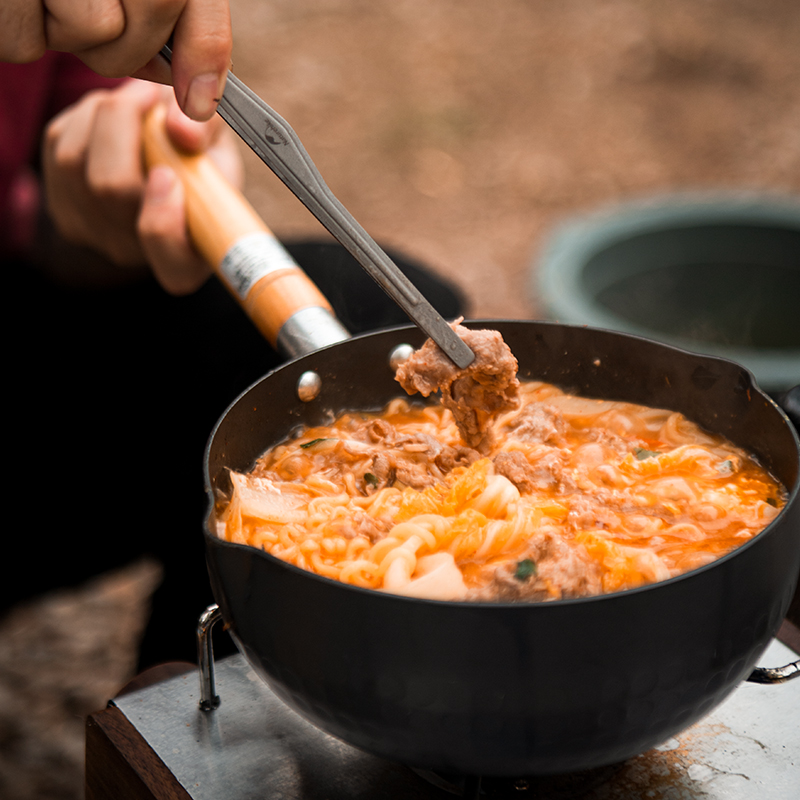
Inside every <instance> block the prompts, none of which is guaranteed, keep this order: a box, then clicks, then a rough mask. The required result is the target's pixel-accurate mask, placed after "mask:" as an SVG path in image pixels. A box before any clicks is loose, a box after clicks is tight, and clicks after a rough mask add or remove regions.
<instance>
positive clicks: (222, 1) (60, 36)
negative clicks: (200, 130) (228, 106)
mask: <svg viewBox="0 0 800 800" xmlns="http://www.w3.org/2000/svg"><path fill="white" fill-rule="evenodd" d="M170 35H172V36H173V44H172V49H173V57H172V71H171V77H170V69H169V67H168V66H167V64H166V62H164V60H163V59H161V58H159V56H158V53H159V51H160V50H161V47H162V46H163V45H164V44H166V42H167V40H168V39H169V37H170ZM231 47H232V42H231V21H230V9H229V7H228V0H3V2H2V4H0V61H11V62H18V63H26V62H29V61H35V60H36V59H38V58H40V57H41V56H42V55H44V52H45V50H59V51H63V52H69V53H75V54H76V55H77V56H78V57H79V58H80V59H81V60H82V61H83V62H84V63H85V64H86V65H87V66H89V67H90V68H91V69H93V70H94V71H95V72H97V73H99V74H100V75H105V76H107V77H123V76H126V75H132V76H134V77H137V78H143V79H146V80H152V81H158V82H159V83H172V85H173V86H174V88H175V96H176V97H177V99H178V104H179V105H180V107H181V108H182V109H183V111H184V112H185V113H186V114H187V115H188V116H189V117H191V118H192V119H196V120H206V119H209V118H210V117H211V116H212V115H213V113H214V111H215V110H216V107H217V102H218V101H219V98H220V97H222V91H223V89H224V88H225V79H226V77H227V74H228V69H229V68H230V57H231Z"/></svg>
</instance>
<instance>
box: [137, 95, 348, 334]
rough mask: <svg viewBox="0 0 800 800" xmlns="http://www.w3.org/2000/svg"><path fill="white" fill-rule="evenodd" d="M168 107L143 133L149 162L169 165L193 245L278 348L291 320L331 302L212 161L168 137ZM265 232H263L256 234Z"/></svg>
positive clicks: (156, 112)
mask: <svg viewBox="0 0 800 800" xmlns="http://www.w3.org/2000/svg"><path fill="white" fill-rule="evenodd" d="M166 113H167V111H166V107H165V106H163V105H158V106H155V107H154V108H153V109H152V110H151V111H150V112H149V113H148V115H147V116H146V118H145V122H144V131H143V149H144V157H145V163H146V165H147V167H148V169H149V168H151V167H154V166H156V165H157V164H166V165H168V166H170V167H171V168H172V169H174V170H175V172H176V173H177V174H178V176H179V178H180V180H181V181H182V183H183V186H184V192H185V195H186V222H187V227H188V229H189V234H190V236H191V239H192V242H193V243H194V245H195V247H196V248H197V250H198V251H199V252H200V254H201V255H202V256H203V258H205V260H206V261H207V262H208V263H209V265H210V266H211V267H212V269H213V270H214V271H215V273H216V274H217V275H218V276H219V277H220V278H221V279H222V281H223V283H225V285H226V286H227V287H228V289H229V290H230V291H231V293H232V294H233V295H234V297H236V298H237V300H238V301H239V302H240V303H241V305H242V307H243V308H244V309H245V311H246V312H247V314H248V315H249V316H250V318H251V319H252V320H253V322H254V323H255V324H256V326H257V327H258V329H259V330H260V331H261V333H262V334H263V335H264V336H266V338H267V339H268V340H269V342H270V343H271V344H272V345H273V347H277V346H278V335H279V333H280V331H281V328H282V327H283V325H284V323H286V321H287V320H288V319H289V318H290V317H291V316H292V315H293V314H295V313H296V312H297V311H300V310H302V309H305V308H314V307H316V308H324V309H326V310H327V311H328V312H330V313H331V314H332V313H333V312H332V310H331V307H330V305H329V303H328V301H327V300H326V299H325V297H324V296H323V295H322V293H321V292H320V291H319V289H317V287H316V286H315V285H314V283H313V282H312V281H311V280H310V278H309V277H308V276H307V275H306V274H305V273H304V272H303V271H302V270H301V269H300V268H299V267H298V266H297V264H296V263H294V261H293V260H292V259H291V256H289V254H288V253H287V252H286V251H285V250H284V249H283V248H282V247H281V245H280V244H279V243H278V242H277V240H276V239H275V237H274V236H273V234H272V232H271V231H270V230H269V228H268V227H267V226H266V225H265V224H264V222H263V221H262V220H261V218H260V217H259V215H258V214H257V213H256V211H255V209H254V208H253V207H252V206H251V205H250V203H248V202H247V200H246V199H245V197H244V196H243V195H242V194H241V192H239V191H238V190H237V189H236V188H235V187H234V186H232V185H231V183H230V182H229V181H228V180H227V179H226V178H225V176H224V175H223V174H222V173H221V172H220V171H219V169H218V168H217V166H216V164H214V162H213V161H211V159H210V158H208V156H205V155H202V154H201V155H197V154H190V153H185V152H181V151H179V150H178V149H177V148H176V147H175V145H174V144H173V143H172V141H171V140H170V138H169V135H168V134H167V130H166V126H165V120H166ZM254 234H257V235H254Z"/></svg>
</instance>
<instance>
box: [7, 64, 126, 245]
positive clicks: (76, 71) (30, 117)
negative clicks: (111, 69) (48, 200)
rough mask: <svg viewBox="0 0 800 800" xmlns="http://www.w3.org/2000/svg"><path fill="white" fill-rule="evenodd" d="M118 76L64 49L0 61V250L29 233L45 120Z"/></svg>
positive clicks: (25, 240) (36, 200) (23, 242)
mask: <svg viewBox="0 0 800 800" xmlns="http://www.w3.org/2000/svg"><path fill="white" fill-rule="evenodd" d="M121 82H122V81H121V80H117V79H112V78H103V77H101V76H100V75H97V74H96V73H94V72H92V71H91V70H90V69H89V68H88V67H87V66H85V65H84V64H83V62H81V61H80V60H79V59H78V58H76V57H75V56H72V55H69V54H67V53H54V52H48V53H47V54H46V55H44V56H43V57H42V58H40V59H39V60H38V61H35V62H33V63H32V64H5V63H0V256H3V255H7V254H8V253H11V252H16V251H19V250H24V249H25V247H26V245H27V244H28V243H29V242H30V237H31V236H32V235H33V231H34V224H35V220H36V216H37V214H38V209H39V193H38V183H37V180H36V178H35V174H34V169H35V166H36V164H37V162H38V156H39V143H40V141H41V136H42V132H43V130H44V127H45V125H46V123H47V121H48V120H49V119H50V118H51V117H53V116H54V115H55V114H57V113H58V112H59V111H61V110H63V109H64V108H66V107H67V106H69V105H71V104H72V103H74V102H76V101H77V100H79V99H80V98H81V97H82V96H83V95H84V94H85V93H86V92H88V91H91V90H92V89H98V88H112V87H114V86H117V85H119V84H120V83H121Z"/></svg>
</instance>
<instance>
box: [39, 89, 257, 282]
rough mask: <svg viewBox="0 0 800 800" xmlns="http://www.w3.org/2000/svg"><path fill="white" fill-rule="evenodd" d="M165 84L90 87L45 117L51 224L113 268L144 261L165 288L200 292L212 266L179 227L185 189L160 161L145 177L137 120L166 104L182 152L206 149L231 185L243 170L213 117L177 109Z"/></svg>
mask: <svg viewBox="0 0 800 800" xmlns="http://www.w3.org/2000/svg"><path fill="white" fill-rule="evenodd" d="M171 94H172V93H171V92H170V91H169V89H167V88H166V87H163V86H158V85H156V84H151V83H146V82H142V81H137V80H131V81H128V82H126V83H125V84H123V85H122V86H121V87H119V88H117V89H112V90H98V91H95V92H90V93H89V94H88V95H86V97H84V98H83V99H82V100H81V101H80V102H78V103H76V104H75V105H74V106H71V107H70V108H68V109H67V110H66V111H64V112H62V113H61V114H59V115H58V116H57V117H55V118H54V119H53V121H52V122H51V123H50V125H49V126H48V128H47V131H46V134H45V141H44V146H43V159H42V161H43V172H44V187H45V194H46V197H47V203H48V209H49V212H50V215H51V217H52V219H53V222H54V223H55V226H56V228H57V230H58V231H59V232H60V233H61V235H62V236H63V237H64V238H65V239H66V240H67V241H69V242H72V243H73V244H78V245H83V246H87V247H91V248H92V249H94V250H96V251H98V252H99V253H101V254H102V255H104V256H105V257H106V258H108V259H109V260H110V261H111V262H113V263H114V264H116V265H117V266H119V267H120V268H131V267H137V266H140V265H142V264H144V263H148V264H149V265H150V268H151V269H152V271H153V273H154V275H155V277H156V279H157V280H158V281H159V283H160V284H161V285H162V286H163V287H164V289H165V290H166V291H168V292H170V293H171V294H178V295H180V294H189V293H190V292H193V291H195V290H196V289H198V288H200V286H202V284H203V283H204V282H205V281H206V279H207V278H208V276H209V274H210V267H209V265H208V264H206V263H205V262H204V261H203V260H202V259H201V258H200V256H198V255H197V253H196V252H195V251H194V249H193V247H192V245H191V242H190V240H189V237H188V234H187V231H186V219H185V211H184V194H183V187H182V185H181V183H180V181H179V180H178V178H177V176H176V175H175V173H174V172H173V171H172V170H171V169H169V168H168V167H161V166H159V167H155V168H153V169H152V170H150V172H149V173H148V174H145V170H144V166H143V160H142V138H141V137H142V121H143V118H144V116H145V114H146V113H147V111H149V110H150V109H151V108H152V107H153V106H154V105H155V104H156V103H158V102H166V103H168V104H169V105H168V113H167V130H168V131H169V134H170V137H171V138H172V140H173V142H174V143H175V144H176V145H178V146H179V147H181V148H183V149H185V150H188V151H189V152H206V153H207V154H208V155H209V156H210V157H211V158H212V159H213V160H214V161H215V162H216V163H217V166H218V167H219V168H220V169H221V170H222V172H223V174H224V175H225V176H226V177H227V178H228V180H230V181H231V182H232V183H233V184H234V185H236V186H241V184H242V181H243V166H242V161H241V158H240V156H239V152H238V150H237V149H236V145H235V143H234V140H233V136H232V135H231V134H230V132H229V131H228V129H227V128H226V127H225V125H224V123H223V122H222V120H221V119H219V118H218V117H217V118H214V119H212V120H210V121H209V122H206V123H198V122H194V121H192V120H190V119H188V118H187V117H186V116H185V115H184V114H182V113H181V111H180V109H179V108H178V107H177V104H176V102H175V100H174V98H173V97H171Z"/></svg>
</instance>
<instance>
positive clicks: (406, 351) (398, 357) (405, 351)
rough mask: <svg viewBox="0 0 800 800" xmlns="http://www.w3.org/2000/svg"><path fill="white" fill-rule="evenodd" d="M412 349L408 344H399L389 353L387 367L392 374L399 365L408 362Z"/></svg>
mask: <svg viewBox="0 0 800 800" xmlns="http://www.w3.org/2000/svg"><path fill="white" fill-rule="evenodd" d="M413 352H414V348H413V347H412V346H411V345H410V344H399V345H397V347H395V348H394V349H393V350H392V352H391V353H389V367H390V368H391V370H392V372H397V370H398V368H399V367H400V365H401V364H403V363H405V362H406V361H408V359H409V357H410V355H411V354H412V353H413Z"/></svg>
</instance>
